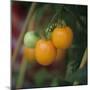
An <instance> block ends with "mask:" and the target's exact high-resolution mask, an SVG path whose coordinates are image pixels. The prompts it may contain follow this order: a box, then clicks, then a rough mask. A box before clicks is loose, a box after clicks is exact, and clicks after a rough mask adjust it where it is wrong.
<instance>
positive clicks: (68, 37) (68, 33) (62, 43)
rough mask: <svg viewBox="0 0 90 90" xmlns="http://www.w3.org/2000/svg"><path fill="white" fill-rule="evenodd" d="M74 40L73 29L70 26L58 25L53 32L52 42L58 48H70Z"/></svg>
mask: <svg viewBox="0 0 90 90" xmlns="http://www.w3.org/2000/svg"><path fill="white" fill-rule="evenodd" d="M72 41H73V32H72V29H71V28H70V27H68V26H65V27H56V28H55V29H54V31H53V32H52V42H53V44H54V45H55V47H56V48H62V49H66V48H69V47H70V46H71V44H72Z"/></svg>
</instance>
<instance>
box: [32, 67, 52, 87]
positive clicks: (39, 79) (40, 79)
mask: <svg viewBox="0 0 90 90" xmlns="http://www.w3.org/2000/svg"><path fill="white" fill-rule="evenodd" d="M49 76H50V74H49V72H48V71H47V70H46V69H44V68H42V69H41V70H39V71H38V72H37V73H36V75H35V77H34V80H35V84H36V86H38V87H41V86H43V84H44V82H45V81H46V80H47V78H48V77H49Z"/></svg>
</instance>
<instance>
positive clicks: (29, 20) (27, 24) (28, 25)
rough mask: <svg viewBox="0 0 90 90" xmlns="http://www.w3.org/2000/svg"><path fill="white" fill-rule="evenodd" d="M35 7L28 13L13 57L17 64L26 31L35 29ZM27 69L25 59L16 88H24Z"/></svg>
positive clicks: (33, 5)
mask: <svg viewBox="0 0 90 90" xmlns="http://www.w3.org/2000/svg"><path fill="white" fill-rule="evenodd" d="M35 7H36V3H32V6H31V7H30V9H29V13H28V16H27V18H26V21H25V24H24V27H23V30H22V33H21V35H20V37H19V40H18V43H17V47H16V51H15V52H14V55H13V61H14V62H15V59H16V57H17V54H18V51H19V48H20V46H21V44H22V41H23V37H24V34H25V32H26V31H30V30H29V29H30V28H33V25H32V23H33V20H34V17H33V19H32V16H33V13H34V11H35ZM13 64H14V63H13ZM26 68H27V60H25V58H24V57H23V59H22V63H21V65H20V71H19V76H18V79H17V80H18V81H17V84H16V88H21V87H22V85H23V81H24V76H25V71H26Z"/></svg>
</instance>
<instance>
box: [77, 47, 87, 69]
mask: <svg viewBox="0 0 90 90" xmlns="http://www.w3.org/2000/svg"><path fill="white" fill-rule="evenodd" d="M86 62H87V48H86V49H85V52H84V55H83V57H82V61H81V64H80V66H79V69H82V68H83V67H84V66H85V64H86Z"/></svg>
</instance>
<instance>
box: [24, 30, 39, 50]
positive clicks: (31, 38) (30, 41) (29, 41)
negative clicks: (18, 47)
mask: <svg viewBox="0 0 90 90" xmlns="http://www.w3.org/2000/svg"><path fill="white" fill-rule="evenodd" d="M39 39H40V37H39V36H37V35H36V33H35V32H34V31H29V32H27V33H26V34H25V36H24V45H25V46H26V47H28V48H34V47H35V45H36V43H37V41H38V40H39Z"/></svg>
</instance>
